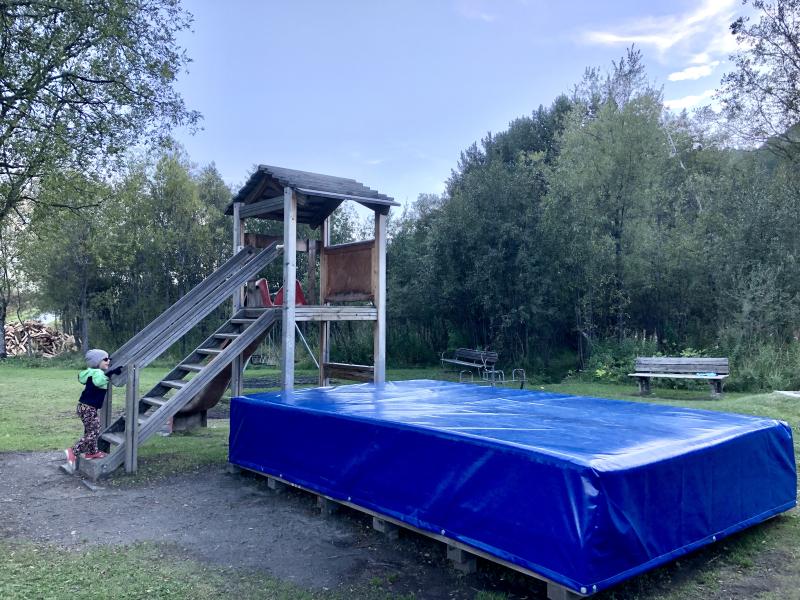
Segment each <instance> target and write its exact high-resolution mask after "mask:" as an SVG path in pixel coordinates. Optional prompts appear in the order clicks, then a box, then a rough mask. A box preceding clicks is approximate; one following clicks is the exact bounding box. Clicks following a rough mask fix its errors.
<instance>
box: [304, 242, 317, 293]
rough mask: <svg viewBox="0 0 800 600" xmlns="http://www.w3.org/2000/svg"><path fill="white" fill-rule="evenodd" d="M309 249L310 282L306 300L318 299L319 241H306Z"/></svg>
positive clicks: (307, 286)
mask: <svg viewBox="0 0 800 600" xmlns="http://www.w3.org/2000/svg"><path fill="white" fill-rule="evenodd" d="M306 248H308V281H307V283H306V298H309V299H311V301H312V302H313V298H316V287H317V241H316V240H306Z"/></svg>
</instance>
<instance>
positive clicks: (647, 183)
mask: <svg viewBox="0 0 800 600" xmlns="http://www.w3.org/2000/svg"><path fill="white" fill-rule="evenodd" d="M661 112H662V104H661V95H660V92H658V91H657V90H654V89H653V88H651V87H650V86H649V85H648V84H647V81H646V78H645V77H644V65H643V63H642V60H641V54H640V53H639V52H638V51H636V50H634V49H630V50H629V51H628V53H627V56H626V57H623V58H622V59H621V60H620V61H619V62H618V63H614V65H613V70H612V71H611V72H610V73H609V74H608V75H607V76H606V77H605V78H602V77H600V75H599V73H598V72H597V71H595V70H592V69H590V70H588V71H587V73H586V75H585V76H584V80H583V82H582V84H581V86H579V87H578V88H576V93H575V108H574V109H573V112H572V115H571V117H570V119H569V122H568V124H567V126H566V128H565V131H564V136H563V138H562V140H561V153H560V154H559V157H558V160H557V161H556V165H555V168H554V169H553V171H552V172H551V193H550V196H549V202H548V211H547V212H548V221H549V223H550V225H551V227H552V228H553V229H554V230H561V232H562V235H561V239H562V240H563V242H562V243H564V244H565V245H564V246H563V248H562V251H561V252H560V253H559V255H560V257H561V262H562V264H563V268H564V270H565V272H567V273H570V274H571V275H570V280H571V281H572V282H573V284H574V285H575V286H576V289H575V297H576V308H575V314H576V317H577V321H578V322H577V329H578V331H579V332H581V334H582V335H583V336H584V337H586V336H589V337H591V336H592V335H593V334H594V333H595V327H596V326H597V325H598V324H597V323H596V322H595V316H596V315H603V313H604V312H605V313H606V315H605V316H604V318H602V319H601V321H603V323H601V324H600V325H601V326H602V325H604V326H606V327H608V328H609V329H610V328H613V330H614V331H615V333H616V335H617V338H618V339H620V340H621V339H622V337H623V335H624V331H625V327H626V315H627V310H628V307H629V305H630V303H631V290H632V289H634V288H637V287H639V286H636V285H633V282H632V281H631V279H632V278H634V277H636V276H637V274H638V273H639V272H640V271H641V270H640V269H635V268H634V265H635V261H636V259H637V258H638V256H639V255H638V254H637V252H636V251H635V250H634V248H635V246H636V244H637V239H638V238H640V237H642V236H646V235H647V234H646V232H643V231H642V230H641V229H640V226H647V225H648V223H649V222H650V221H651V220H652V217H653V214H654V211H653V209H654V206H655V203H654V200H655V198H656V197H657V191H658V188H659V182H660V178H661V176H662V175H661V173H662V171H663V168H664V160H665V159H666V157H667V151H666V137H665V135H664V132H663V131H662V128H661V124H660V119H661ZM612 319H613V324H612Z"/></svg>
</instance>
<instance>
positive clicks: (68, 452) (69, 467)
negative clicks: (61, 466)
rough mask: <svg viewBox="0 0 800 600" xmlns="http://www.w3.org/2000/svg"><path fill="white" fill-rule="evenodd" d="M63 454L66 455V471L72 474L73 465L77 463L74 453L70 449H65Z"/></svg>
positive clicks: (73, 470)
mask: <svg viewBox="0 0 800 600" xmlns="http://www.w3.org/2000/svg"><path fill="white" fill-rule="evenodd" d="M64 454H66V455H67V464H66V465H65V467H66V470H67V471H68V472H70V473H74V472H75V465H76V464H77V461H76V459H75V452H74V451H73V450H72V448H67V449H66V450H64Z"/></svg>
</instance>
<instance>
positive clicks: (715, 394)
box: [709, 379, 722, 398]
mask: <svg viewBox="0 0 800 600" xmlns="http://www.w3.org/2000/svg"><path fill="white" fill-rule="evenodd" d="M709 383H710V384H711V397H712V398H721V397H722V380H721V379H716V380H714V381H709Z"/></svg>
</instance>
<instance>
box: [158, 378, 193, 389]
mask: <svg viewBox="0 0 800 600" xmlns="http://www.w3.org/2000/svg"><path fill="white" fill-rule="evenodd" d="M187 383H189V382H188V381H181V380H178V379H165V380H164V381H161V382H160V383H159V385H163V386H166V387H171V388H175V389H176V390H179V389H181V388H182V387H183V386H185V385H186V384H187Z"/></svg>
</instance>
